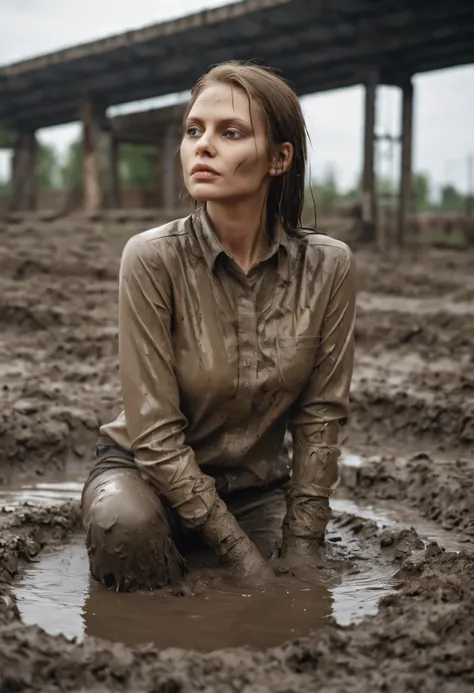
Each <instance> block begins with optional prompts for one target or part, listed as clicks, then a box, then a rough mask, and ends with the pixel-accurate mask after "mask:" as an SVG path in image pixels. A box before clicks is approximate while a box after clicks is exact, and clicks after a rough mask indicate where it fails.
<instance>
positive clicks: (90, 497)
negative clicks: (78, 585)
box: [82, 468, 185, 590]
mask: <svg viewBox="0 0 474 693" xmlns="http://www.w3.org/2000/svg"><path fill="white" fill-rule="evenodd" d="M82 512H83V522H84V527H85V529H86V532H87V535H86V546H87V550H88V553H89V562H90V569H91V574H92V576H93V577H94V578H96V579H97V580H99V581H100V582H102V583H103V584H105V585H106V586H107V587H114V588H115V589H118V590H120V589H134V588H153V587H162V586H164V585H166V584H170V583H172V582H175V581H176V580H179V579H180V578H181V577H182V576H183V574H184V571H185V568H184V561H183V559H182V558H181V556H180V554H179V552H178V550H177V548H176V546H175V544H174V540H173V536H172V531H171V527H170V522H169V513H168V512H167V510H166V509H165V507H164V505H163V503H162V502H161V500H160V499H159V497H158V496H157V494H156V493H155V492H154V490H153V488H152V487H151V486H150V485H149V484H148V483H147V482H146V481H145V480H144V479H143V478H142V476H141V474H140V472H139V470H138V469H133V468H126V469H123V468H119V469H107V470H104V471H101V472H100V473H99V474H97V475H96V476H94V477H92V478H91V479H90V481H89V482H88V483H87V484H86V486H85V488H84V491H83V497H82Z"/></svg>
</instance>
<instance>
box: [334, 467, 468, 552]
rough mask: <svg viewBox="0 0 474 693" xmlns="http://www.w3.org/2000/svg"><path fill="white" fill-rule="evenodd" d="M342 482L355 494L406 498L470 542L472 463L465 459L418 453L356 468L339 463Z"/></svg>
mask: <svg viewBox="0 0 474 693" xmlns="http://www.w3.org/2000/svg"><path fill="white" fill-rule="evenodd" d="M341 479H342V483H343V485H344V486H345V487H346V488H347V489H348V490H349V491H350V493H351V494H352V495H353V496H355V497H357V498H364V499H368V498H370V499H375V498H380V499H384V500H399V501H404V502H408V503H409V504H410V505H412V506H414V507H416V508H417V509H418V511H419V512H420V513H421V514H422V515H423V516H424V517H427V518H428V519H430V520H434V521H436V522H438V523H439V524H440V525H441V526H442V527H443V529H447V530H453V531H455V532H457V533H458V534H459V535H460V536H459V537H458V540H459V541H461V542H469V543H474V504H473V502H472V488H473V486H474V466H473V464H472V462H471V461H470V460H468V459H465V460H464V459H458V460H456V461H446V460H439V459H437V458H436V457H435V456H434V455H429V454H427V453H419V454H417V455H415V456H413V457H412V458H411V459H409V460H403V459H397V458H396V457H388V458H387V459H382V460H381V461H380V462H371V463H367V464H364V465H362V466H361V467H359V468H353V467H343V468H342V471H341Z"/></svg>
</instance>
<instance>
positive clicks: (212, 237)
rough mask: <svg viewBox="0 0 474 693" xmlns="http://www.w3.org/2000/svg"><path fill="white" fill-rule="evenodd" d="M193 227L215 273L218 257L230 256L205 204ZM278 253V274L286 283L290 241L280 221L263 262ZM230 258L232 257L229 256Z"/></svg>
mask: <svg viewBox="0 0 474 693" xmlns="http://www.w3.org/2000/svg"><path fill="white" fill-rule="evenodd" d="M192 218H193V225H194V228H195V229H196V231H197V234H198V240H199V242H200V245H201V249H202V254H203V256H204V260H205V262H206V264H207V266H208V268H209V271H210V272H211V273H212V272H214V267H215V263H216V260H217V258H218V256H219V255H220V254H221V253H224V254H225V255H227V256H229V254H228V253H226V251H225V250H224V248H223V247H222V245H221V243H220V241H219V239H218V237H217V235H216V233H215V231H214V229H213V226H212V223H211V220H210V219H209V215H208V213H207V209H206V205H205V204H203V205H201V206H200V207H198V209H197V210H196V211H195V212H194V213H193V215H192ZM277 253H278V273H279V274H280V276H281V277H282V279H284V280H285V281H288V280H289V276H290V266H289V264H290V257H291V248H290V239H289V238H288V234H287V233H286V231H285V230H284V228H283V226H282V224H281V221H280V220H279V219H278V220H277V221H276V222H275V226H274V233H273V239H272V242H271V245H270V248H269V251H268V254H267V255H266V256H265V257H264V258H263V260H262V262H265V260H268V259H270V258H271V257H273V256H274V255H275V254H277ZM229 257H230V256H229Z"/></svg>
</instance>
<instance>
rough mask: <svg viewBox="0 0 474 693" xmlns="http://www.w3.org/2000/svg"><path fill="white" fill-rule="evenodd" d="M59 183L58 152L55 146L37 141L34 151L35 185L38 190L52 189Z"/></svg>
mask: <svg viewBox="0 0 474 693" xmlns="http://www.w3.org/2000/svg"><path fill="white" fill-rule="evenodd" d="M60 184H61V179H60V167H59V161H58V153H57V151H56V148H55V147H52V146H51V145H47V144H41V143H38V148H37V152H36V185H37V188H38V190H52V189H55V188H58V187H59V186H60Z"/></svg>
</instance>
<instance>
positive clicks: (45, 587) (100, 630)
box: [14, 530, 397, 652]
mask: <svg viewBox="0 0 474 693" xmlns="http://www.w3.org/2000/svg"><path fill="white" fill-rule="evenodd" d="M329 539H330V540H332V541H333V542H335V543H336V542H337V543H338V544H342V543H344V544H345V545H346V546H347V547H348V548H349V547H351V549H352V550H353V549H354V548H355V547H354V546H351V545H352V544H353V543H354V539H353V538H350V537H349V536H347V533H346V532H343V533H342V536H341V532H339V531H337V530H332V531H330V532H329ZM396 571H397V566H395V565H393V564H391V563H387V564H384V563H377V564H376V565H375V566H372V565H366V566H364V570H363V571H361V572H360V573H359V574H357V575H349V574H347V575H342V580H341V582H340V584H339V585H336V586H334V580H330V579H329V580H327V581H325V580H323V579H321V580H320V581H315V580H314V579H312V580H308V579H307V578H306V577H303V579H294V578H291V579H290V578H282V580H281V584H278V585H277V586H272V587H270V588H268V589H265V590H251V589H247V588H244V589H243V588H241V587H240V588H237V587H235V586H231V585H229V584H226V583H224V582H222V583H220V584H218V585H217V587H216V586H213V587H210V588H209V589H208V590H205V591H204V592H202V593H201V594H198V595H197V596H194V597H176V596H173V595H171V594H170V592H169V590H165V589H164V590H158V591H155V592H139V593H132V594H121V593H116V592H112V591H108V590H106V589H105V588H103V587H102V586H101V585H98V584H97V583H96V582H95V581H93V580H90V578H89V575H88V563H87V554H86V551H85V548H84V544H83V538H82V537H76V538H75V539H74V540H73V541H72V542H70V543H69V544H67V545H65V546H61V547H50V548H48V549H46V550H45V551H44V552H43V554H42V555H41V558H40V559H39V561H38V563H37V564H36V565H34V566H32V567H30V568H29V569H28V570H27V571H25V573H24V574H23V576H22V579H21V580H19V581H18V582H17V583H16V585H15V587H14V593H15V596H16V598H17V600H18V607H19V610H20V614H21V617H22V620H23V622H24V623H26V624H38V625H39V626H40V627H42V628H43V629H44V630H45V631H46V632H49V633H51V634H53V635H57V634H59V633H62V634H64V635H65V636H66V637H69V638H73V637H75V638H77V639H78V640H79V641H80V640H82V639H83V637H84V636H85V635H92V636H97V637H101V638H104V639H107V640H110V641H114V642H122V643H124V644H126V645H129V646H134V645H139V644H144V643H148V642H153V643H154V644H155V645H157V646H158V647H159V648H166V647H180V648H186V649H194V650H199V651H203V652H206V651H212V650H216V649H221V648H227V647H240V646H250V647H252V648H257V649H262V648H267V647H272V646H275V645H279V644H282V643H283V642H285V640H287V639H288V637H294V638H296V637H301V636H306V635H310V634H311V633H313V632H314V631H315V630H317V629H319V628H321V627H322V626H324V625H326V624H327V622H328V620H329V618H330V617H332V618H334V619H335V620H336V621H337V622H339V623H341V624H347V623H351V622H356V621H359V620H361V619H362V618H363V617H364V616H367V615H369V614H375V613H376V611H377V608H378V602H379V600H380V598H381V597H382V596H383V595H385V594H387V593H389V592H391V591H392V590H393V589H394V587H395V585H396V582H397V581H396V577H395V575H396Z"/></svg>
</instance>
